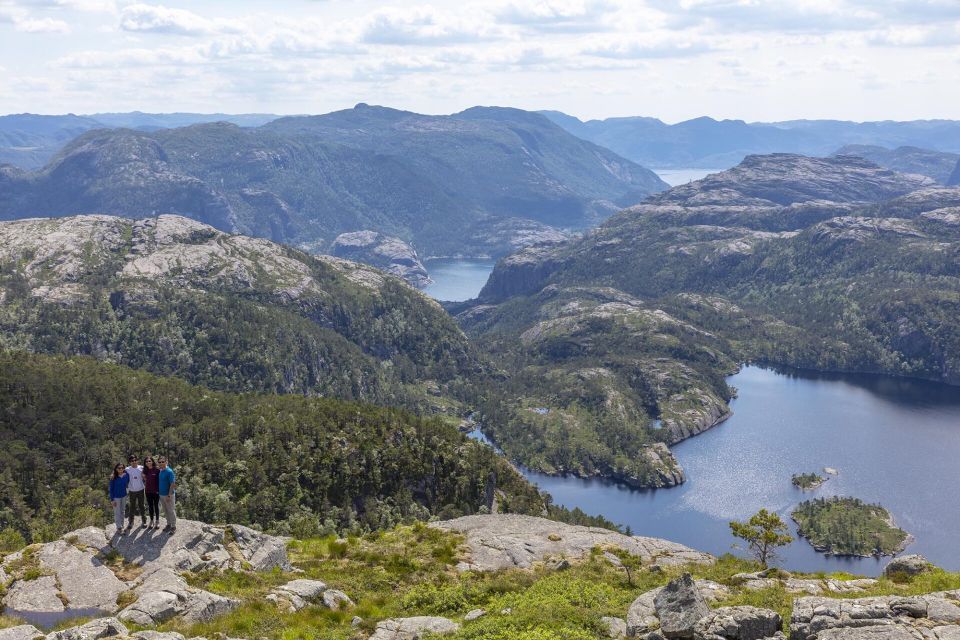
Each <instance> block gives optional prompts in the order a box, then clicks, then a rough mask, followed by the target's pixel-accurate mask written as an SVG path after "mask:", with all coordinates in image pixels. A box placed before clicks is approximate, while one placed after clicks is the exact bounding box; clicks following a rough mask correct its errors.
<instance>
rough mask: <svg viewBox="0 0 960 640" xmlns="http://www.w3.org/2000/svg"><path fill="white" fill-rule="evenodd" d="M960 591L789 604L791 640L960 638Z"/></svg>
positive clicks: (804, 600) (817, 599)
mask: <svg viewBox="0 0 960 640" xmlns="http://www.w3.org/2000/svg"><path fill="white" fill-rule="evenodd" d="M958 625H960V590H956V591H941V592H937V593H930V594H926V595H922V596H910V597H903V596H881V597H874V598H859V599H853V600H833V599H830V598H823V597H815V596H810V597H805V598H798V599H797V600H795V601H794V605H793V616H792V618H791V620H790V640H869V639H876V640H881V639H883V640H900V639H902V640H920V639H926V640H953V639H956V638H960V626H958Z"/></svg>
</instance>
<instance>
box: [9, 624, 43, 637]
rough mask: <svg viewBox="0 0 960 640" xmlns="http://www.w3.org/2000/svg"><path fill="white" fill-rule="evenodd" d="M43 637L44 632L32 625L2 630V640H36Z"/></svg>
mask: <svg viewBox="0 0 960 640" xmlns="http://www.w3.org/2000/svg"><path fill="white" fill-rule="evenodd" d="M42 637H43V632H42V631H40V630H39V629H37V628H36V627H35V626H33V625H32V624H21V625H17V626H16V627H8V628H6V629H0V640H35V639H36V638H42Z"/></svg>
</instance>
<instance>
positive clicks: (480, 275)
mask: <svg viewBox="0 0 960 640" xmlns="http://www.w3.org/2000/svg"><path fill="white" fill-rule="evenodd" d="M495 264H496V261H495V260H489V259H482V258H437V259H435V260H427V261H425V262H424V263H423V266H424V267H426V268H427V273H429V274H430V278H431V279H432V280H433V284H431V285H430V286H428V287H425V288H424V290H423V291H424V293H426V294H427V295H428V296H430V297H431V298H433V299H435V300H446V301H449V302H461V301H463V300H470V299H471V298H476V297H477V294H479V293H480V290H481V289H483V285H485V284H486V283H487V278H489V277H490V272H491V271H493V266H494V265H495Z"/></svg>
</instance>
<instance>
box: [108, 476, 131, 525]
mask: <svg viewBox="0 0 960 640" xmlns="http://www.w3.org/2000/svg"><path fill="white" fill-rule="evenodd" d="M129 484H130V476H128V475H127V471H126V467H124V466H123V465H122V464H118V465H117V466H115V467H114V468H113V475H112V476H110V502H111V503H113V521H114V523H115V524H116V525H117V535H121V536H122V535H123V534H124V530H123V518H124V515H125V514H124V511H125V510H126V508H127V485H129Z"/></svg>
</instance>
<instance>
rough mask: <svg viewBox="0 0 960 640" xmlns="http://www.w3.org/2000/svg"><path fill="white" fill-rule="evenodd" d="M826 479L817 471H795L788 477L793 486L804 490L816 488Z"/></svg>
mask: <svg viewBox="0 0 960 640" xmlns="http://www.w3.org/2000/svg"><path fill="white" fill-rule="evenodd" d="M826 481H827V479H826V477H824V476H821V475H820V474H818V473H795V474H794V475H793V476H792V477H791V478H790V482H791V483H793V486H795V487H797V488H798V489H804V490H809V489H816V488H817V487H819V486H820V485H822V484H823V483H824V482H826Z"/></svg>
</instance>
